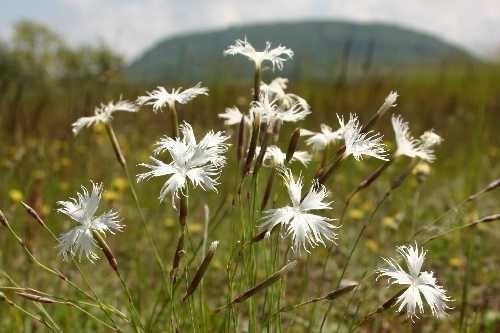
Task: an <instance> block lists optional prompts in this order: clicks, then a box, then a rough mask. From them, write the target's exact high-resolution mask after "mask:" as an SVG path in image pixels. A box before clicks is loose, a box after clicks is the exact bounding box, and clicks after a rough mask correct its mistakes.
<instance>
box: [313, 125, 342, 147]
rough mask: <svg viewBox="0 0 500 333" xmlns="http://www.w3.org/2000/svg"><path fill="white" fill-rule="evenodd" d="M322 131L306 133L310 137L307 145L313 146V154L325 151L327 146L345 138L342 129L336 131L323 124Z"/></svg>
mask: <svg viewBox="0 0 500 333" xmlns="http://www.w3.org/2000/svg"><path fill="white" fill-rule="evenodd" d="M320 129H321V131H320V132H311V131H306V132H305V133H304V135H306V136H310V137H309V138H307V140H306V144H307V145H308V146H311V149H312V151H313V152H319V151H323V150H324V149H325V148H326V147H327V146H329V145H331V144H334V143H335V142H336V141H339V140H342V139H343V138H344V135H343V131H344V130H343V129H342V128H340V129H338V130H336V131H334V130H332V128H331V127H330V126H328V125H325V124H321V125H320Z"/></svg>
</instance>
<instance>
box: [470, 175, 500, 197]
mask: <svg viewBox="0 0 500 333" xmlns="http://www.w3.org/2000/svg"><path fill="white" fill-rule="evenodd" d="M497 187H500V178H498V179H495V180H494V181H492V182H491V183H489V184H488V185H487V186H486V187H485V188H483V189H482V190H480V191H479V192H477V193H474V194H473V195H471V196H469V197H468V198H467V200H466V201H472V200H474V199H476V198H477V197H479V196H480V195H482V194H483V193H486V192H489V191H493V190H494V189H496V188H497Z"/></svg>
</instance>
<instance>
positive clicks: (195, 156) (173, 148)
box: [137, 122, 229, 202]
mask: <svg viewBox="0 0 500 333" xmlns="http://www.w3.org/2000/svg"><path fill="white" fill-rule="evenodd" d="M180 131H181V133H182V139H181V138H175V139H173V138H170V137H167V136H165V137H163V138H162V139H160V141H158V142H157V143H156V144H155V146H156V149H155V150H154V152H153V153H154V154H155V155H158V154H160V153H162V152H164V151H168V152H169V154H170V156H171V157H172V162H170V163H168V164H167V163H164V162H162V161H160V160H159V159H156V158H155V157H153V156H151V157H150V159H151V161H152V164H140V166H143V167H146V168H148V169H149V170H150V171H148V172H145V173H142V174H139V175H137V180H138V181H144V180H147V179H150V178H152V177H161V176H169V178H168V179H167V181H166V182H165V184H164V185H163V187H162V188H161V190H160V196H159V199H160V202H162V201H163V200H164V199H165V197H166V196H167V195H169V194H171V195H172V199H173V197H174V196H178V195H179V192H181V193H182V191H183V190H184V188H185V186H186V182H187V180H188V179H189V181H190V182H191V184H193V186H194V187H201V188H202V189H203V190H211V191H217V189H216V186H217V185H218V184H219V183H218V177H219V175H220V172H221V169H222V167H223V166H224V165H225V163H226V157H225V156H224V154H225V153H226V151H227V149H228V144H226V143H225V141H226V140H227V139H229V137H228V136H226V135H225V134H224V132H216V133H214V132H213V131H210V132H208V133H207V134H206V135H205V136H204V137H203V139H202V140H201V141H200V142H198V143H197V142H196V138H195V137H194V133H193V128H192V127H191V125H189V124H188V123H186V122H184V124H182V125H181V126H180Z"/></svg>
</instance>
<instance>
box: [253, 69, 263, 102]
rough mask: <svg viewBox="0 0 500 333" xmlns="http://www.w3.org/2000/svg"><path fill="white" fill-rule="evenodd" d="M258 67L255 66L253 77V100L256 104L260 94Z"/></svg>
mask: <svg viewBox="0 0 500 333" xmlns="http://www.w3.org/2000/svg"><path fill="white" fill-rule="evenodd" d="M260 72H261V67H260V65H257V66H255V72H254V75H253V100H254V101H255V102H257V101H258V100H259V94H260Z"/></svg>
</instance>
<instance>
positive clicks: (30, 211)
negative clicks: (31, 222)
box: [21, 201, 45, 227]
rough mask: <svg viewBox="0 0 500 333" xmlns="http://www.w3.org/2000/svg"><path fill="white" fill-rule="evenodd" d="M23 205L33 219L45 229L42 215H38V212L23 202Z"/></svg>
mask: <svg viewBox="0 0 500 333" xmlns="http://www.w3.org/2000/svg"><path fill="white" fill-rule="evenodd" d="M21 205H23V206H24V208H25V209H26V211H27V212H28V214H29V215H31V217H33V218H34V219H35V221H37V222H38V223H39V224H40V225H41V226H42V227H45V222H43V220H42V218H41V217H40V215H38V213H37V212H36V210H34V209H33V208H32V207H31V206H29V205H28V204H27V203H25V202H24V201H21Z"/></svg>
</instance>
